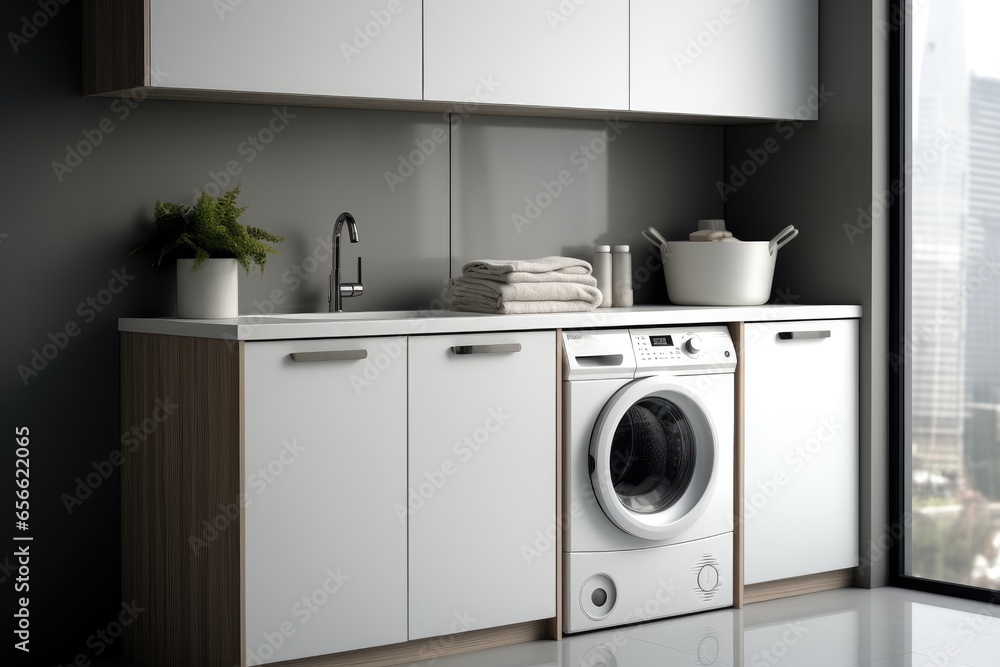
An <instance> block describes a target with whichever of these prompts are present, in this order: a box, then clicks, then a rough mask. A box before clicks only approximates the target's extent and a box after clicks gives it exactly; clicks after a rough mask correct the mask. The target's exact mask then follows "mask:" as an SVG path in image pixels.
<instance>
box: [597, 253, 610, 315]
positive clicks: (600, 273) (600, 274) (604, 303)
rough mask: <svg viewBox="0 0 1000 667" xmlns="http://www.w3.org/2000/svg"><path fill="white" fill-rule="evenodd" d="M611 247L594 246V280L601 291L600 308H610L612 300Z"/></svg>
mask: <svg viewBox="0 0 1000 667" xmlns="http://www.w3.org/2000/svg"><path fill="white" fill-rule="evenodd" d="M611 269H612V267H611V246H609V245H598V246H594V279H595V280H597V289H599V290H601V296H602V297H603V298H602V299H601V306H600V307H601V308H610V307H611V302H612V300H613V295H612V291H611Z"/></svg>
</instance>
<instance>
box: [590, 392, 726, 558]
mask: <svg viewBox="0 0 1000 667" xmlns="http://www.w3.org/2000/svg"><path fill="white" fill-rule="evenodd" d="M590 457H591V458H590V476H591V481H592V483H593V485H594V491H595V493H596V495H597V499H598V501H599V502H600V504H601V508H602V509H603V510H604V513H605V514H606V515H607V516H608V518H609V519H611V521H613V522H614V524H615V525H616V526H618V527H619V528H620V529H622V530H624V531H625V532H626V533H629V534H630V535H634V536H636V537H641V538H645V539H648V540H663V539H668V538H671V537H674V536H676V535H679V534H681V533H683V532H684V531H685V530H687V529H688V528H690V527H691V525H692V524H693V523H694V522H695V521H697V519H698V517H699V516H701V514H702V512H704V511H705V507H706V506H707V504H708V502H709V500H710V498H711V492H712V488H713V486H714V485H715V480H716V477H717V472H716V468H717V462H718V460H719V446H718V442H717V441H716V436H715V429H714V427H713V426H712V420H711V418H710V416H709V415H708V413H707V411H706V409H705V407H704V405H703V404H702V402H701V401H700V400H699V399H698V397H697V393H696V391H695V390H694V389H693V388H692V387H689V386H687V385H684V384H680V383H678V382H677V379H676V378H672V377H669V376H653V377H647V378H643V379H641V380H636V381H634V382H631V383H629V384H627V385H625V386H624V387H622V388H621V389H619V390H618V391H617V392H616V393H615V395H614V396H613V397H612V398H611V400H610V401H608V403H607V404H605V406H604V408H603V410H601V414H600V416H599V417H598V419H597V424H596V425H595V427H594V433H593V436H592V437H591V442H590Z"/></svg>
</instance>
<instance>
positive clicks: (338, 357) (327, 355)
mask: <svg viewBox="0 0 1000 667" xmlns="http://www.w3.org/2000/svg"><path fill="white" fill-rule="evenodd" d="M288 356H290V357H291V358H292V361H297V362H302V361H354V360H357V359H367V358H368V350H325V351H323V352H292V353H291V354H290V355H288Z"/></svg>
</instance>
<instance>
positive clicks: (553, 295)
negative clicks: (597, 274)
mask: <svg viewBox="0 0 1000 667" xmlns="http://www.w3.org/2000/svg"><path fill="white" fill-rule="evenodd" d="M448 286H449V288H450V290H451V293H452V296H453V297H454V299H455V300H454V302H453V304H452V309H453V310H469V311H473V312H480V313H507V314H511V313H558V312H569V311H572V312H579V311H588V310H593V309H594V308H597V307H598V306H599V305H600V304H601V299H602V295H601V291H600V290H599V289H597V288H596V287H593V286H591V285H582V284H580V283H567V282H562V283H501V282H497V281H495V280H483V279H481V278H469V277H462V278H453V279H452V280H451V281H449V283H448ZM530 304H537V305H530Z"/></svg>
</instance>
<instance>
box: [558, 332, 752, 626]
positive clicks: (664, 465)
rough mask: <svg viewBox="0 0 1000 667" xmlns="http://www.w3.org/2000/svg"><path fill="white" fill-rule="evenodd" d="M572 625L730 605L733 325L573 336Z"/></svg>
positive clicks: (569, 365)
mask: <svg viewBox="0 0 1000 667" xmlns="http://www.w3.org/2000/svg"><path fill="white" fill-rule="evenodd" d="M563 364H564V375H563V377H564V384H563V389H564V395H563V401H564V406H565V413H564V415H563V417H564V438H565V440H564V442H565V447H566V449H565V455H564V457H563V466H564V474H563V484H564V494H565V497H564V500H565V504H564V507H563V511H564V516H565V517H566V518H565V533H564V535H565V539H564V541H563V550H564V553H563V566H564V568H563V576H564V581H563V596H564V599H563V619H564V620H563V629H564V631H565V632H567V633H574V632H581V631H584V630H593V629H596V628H604V627H609V626H615V625H623V624H627V623H636V622H639V621H645V620H649V619H654V618H663V617H667V616H675V615H678V614H687V613H691V612H695V611H702V610H706V609H717V608H721V607H729V606H731V605H732V603H733V581H732V573H733V513H734V500H733V440H734V431H733V421H734V413H735V393H734V392H735V389H734V373H735V370H736V351H735V349H734V347H733V342H732V339H731V338H730V336H729V331H728V329H727V328H726V327H725V326H698V327H669V328H655V329H631V330H622V329H618V330H605V331H567V332H564V333H563Z"/></svg>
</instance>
